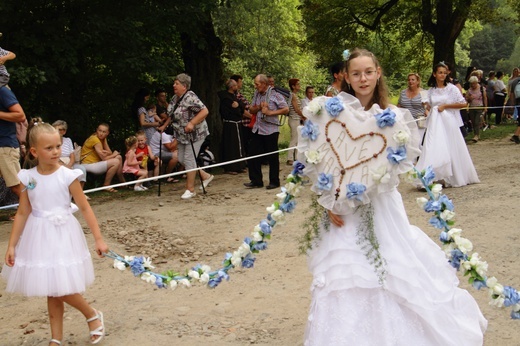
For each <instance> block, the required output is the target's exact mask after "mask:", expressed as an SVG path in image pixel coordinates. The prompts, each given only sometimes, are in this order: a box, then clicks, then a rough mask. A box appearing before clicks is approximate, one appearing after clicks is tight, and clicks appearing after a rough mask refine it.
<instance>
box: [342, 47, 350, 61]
mask: <svg viewBox="0 0 520 346" xmlns="http://www.w3.org/2000/svg"><path fill="white" fill-rule="evenodd" d="M342 56H343V61H347V60H348V58H349V57H350V52H349V50H348V49H345V50H344V51H343V53H342Z"/></svg>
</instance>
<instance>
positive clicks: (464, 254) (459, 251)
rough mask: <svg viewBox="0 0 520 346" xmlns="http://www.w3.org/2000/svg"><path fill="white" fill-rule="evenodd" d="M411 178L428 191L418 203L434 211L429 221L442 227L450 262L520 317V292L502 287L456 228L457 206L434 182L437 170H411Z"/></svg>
mask: <svg viewBox="0 0 520 346" xmlns="http://www.w3.org/2000/svg"><path fill="white" fill-rule="evenodd" d="M409 175H410V179H417V178H418V179H420V181H421V183H422V184H423V186H424V188H425V189H426V191H427V193H428V198H425V197H420V198H417V204H419V206H420V207H421V208H423V209H424V211H426V212H428V213H434V216H432V217H431V218H430V220H429V223H430V224H431V225H432V226H433V227H435V228H437V229H440V230H442V231H441V234H440V236H439V239H440V241H441V243H442V244H443V245H442V249H443V250H444V252H445V253H446V256H447V257H448V261H449V263H450V264H451V265H452V266H453V267H454V268H456V269H457V270H460V269H461V268H462V271H463V274H464V276H469V279H468V282H469V283H470V284H471V285H472V286H473V287H474V288H476V289H477V290H480V289H481V288H487V289H488V293H489V297H490V299H491V300H490V302H489V304H490V305H493V306H496V307H499V308H501V307H511V318H513V319H520V294H519V293H518V291H517V290H516V289H515V288H514V287H511V286H503V285H502V284H500V283H499V282H498V280H497V279H496V278H495V277H488V276H487V270H488V264H487V262H485V261H482V260H481V259H480V256H479V254H478V253H476V252H474V253H471V251H472V250H473V244H472V243H471V241H470V240H469V239H466V238H464V237H462V236H461V234H462V230H461V229H460V228H453V227H452V226H453V225H454V224H455V222H454V221H453V218H454V217H455V212H454V211H453V210H454V205H453V203H452V201H451V200H450V199H449V198H448V197H447V196H446V195H444V194H442V185H440V184H435V183H433V181H434V179H435V173H434V172H433V170H432V169H431V167H428V168H426V169H425V170H423V171H422V172H419V171H417V170H414V171H410V172H409Z"/></svg>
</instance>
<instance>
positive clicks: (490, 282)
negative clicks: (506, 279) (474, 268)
mask: <svg viewBox="0 0 520 346" xmlns="http://www.w3.org/2000/svg"><path fill="white" fill-rule="evenodd" d="M486 286H487V287H488V288H489V294H490V295H492V294H495V295H501V294H502V293H503V292H504V286H502V285H501V284H499V283H498V280H497V279H496V278H495V277H494V276H493V277H491V278H488V279H487V280H486Z"/></svg>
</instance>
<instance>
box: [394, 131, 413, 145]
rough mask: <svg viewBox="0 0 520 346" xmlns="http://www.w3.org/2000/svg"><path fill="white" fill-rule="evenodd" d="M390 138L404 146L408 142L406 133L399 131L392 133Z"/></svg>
mask: <svg viewBox="0 0 520 346" xmlns="http://www.w3.org/2000/svg"><path fill="white" fill-rule="evenodd" d="M392 138H393V139H394V141H396V142H397V143H398V144H400V145H404V144H406V143H408V142H409V141H410V135H409V134H408V133H407V132H406V131H403V130H400V131H398V132H396V133H394V135H393V136H392Z"/></svg>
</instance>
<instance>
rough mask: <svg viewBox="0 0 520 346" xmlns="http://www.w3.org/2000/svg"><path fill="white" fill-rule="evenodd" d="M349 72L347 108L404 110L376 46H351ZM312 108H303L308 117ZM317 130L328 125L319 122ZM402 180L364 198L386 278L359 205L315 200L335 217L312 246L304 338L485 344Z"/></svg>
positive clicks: (396, 345)
mask: <svg viewBox="0 0 520 346" xmlns="http://www.w3.org/2000/svg"><path fill="white" fill-rule="evenodd" d="M345 80H346V82H347V83H348V86H347V90H348V93H344V92H342V93H340V94H339V95H338V99H339V100H340V101H341V102H342V104H343V106H344V107H345V112H348V113H349V114H352V113H353V112H356V114H355V115H354V117H355V118H357V119H359V118H360V117H362V116H366V117H372V116H374V115H375V114H378V113H382V112H383V110H384V109H385V108H387V107H390V109H391V111H393V112H395V113H396V114H398V116H399V119H403V118H402V117H401V113H400V110H399V109H397V108H396V107H393V106H390V105H389V101H388V94H387V91H386V87H385V83H384V80H383V76H382V72H381V67H380V65H379V63H378V62H377V59H376V58H375V56H374V55H373V54H372V53H370V52H369V51H366V50H360V49H356V50H355V51H354V52H352V54H351V55H350V56H349V57H348V59H347V61H346V63H345ZM310 108H311V106H309V107H308V108H306V109H305V110H304V114H305V115H306V117H307V118H308V119H311V118H312V116H311V114H310V113H308V112H307V111H308V110H309V111H310ZM385 112H386V110H385ZM324 113H325V111H324V109H323V108H322V110H321V112H320V113H319V114H318V115H317V116H316V118H319V119H323V117H326V116H327V115H326V114H324ZM319 119H318V121H319ZM396 119H397V117H396ZM396 121H397V120H396ZM400 121H402V120H400ZM322 124H323V123H322ZM348 125H349V124H346V126H347V127H348ZM351 126H353V125H351ZM353 130H354V129H353ZM319 133H320V134H323V133H325V129H323V128H321V127H320V129H319ZM412 134H413V132H412ZM327 140H328V139H327ZM332 141H333V142H334V139H332ZM415 145H417V143H415ZM302 148H303V147H302ZM414 153H415V152H414ZM301 155H302V154H301ZM301 155H300V156H299V157H300V158H302V156H301ZM412 159H413V158H412V157H408V158H407V159H406V160H407V161H411V160H412ZM303 160H305V159H304V158H303ZM300 161H301V160H300ZM409 165H410V166H411V162H409ZM306 169H307V168H306ZM304 173H305V170H304ZM390 181H392V179H390ZM397 184H398V179H397V178H396V179H395V181H394V182H393V183H390V185H389V186H388V187H385V189H377V188H376V189H375V190H371V193H369V194H368V197H369V201H370V202H369V203H370V204H364V206H370V205H371V207H370V208H371V209H372V214H371V217H370V220H371V222H373V233H374V235H375V237H376V238H377V242H378V244H379V246H378V248H377V252H378V253H379V255H380V258H381V259H384V261H383V263H384V271H385V274H384V279H382V278H381V276H380V275H378V273H377V271H376V270H375V266H374V263H371V260H370V259H369V257H370V256H368V255H367V253H366V251H367V250H366V247H365V246H364V245H363V243H362V242H361V244H359V243H360V241H359V240H360V237H359V236H358V231H359V227H360V226H363V225H366V224H367V218H366V215H363V212H361V211H360V210H362V209H360V208H358V207H350V205H348V204H345V203H343V204H341V203H338V200H337V197H336V201H335V202H334V201H333V200H334V198H332V201H333V202H332V204H331V203H329V205H328V206H325V205H324V204H326V203H328V202H330V199H329V200H327V199H324V195H322V197H320V199H319V200H318V201H319V202H320V204H322V205H323V206H324V207H325V208H327V209H332V210H333V211H334V212H332V211H330V210H329V211H328V219H329V220H330V225H329V227H328V229H326V227H325V226H322V227H321V233H320V237H319V239H317V240H316V243H315V246H314V247H313V248H312V249H311V250H310V251H309V268H310V271H311V272H312V275H313V283H312V287H311V291H312V302H311V307H310V311H309V317H308V322H307V328H306V333H305V345H306V346H322V345H327V346H332V345H356V346H382V345H383V346H385V345H386V346H390V345H392V346H402V345H414V346H417V345H429V346H439V345H458V346H461V345H467V346H475V345H482V343H483V333H484V331H485V329H486V326H487V321H486V320H485V319H484V317H483V316H482V314H481V312H480V310H479V307H478V305H477V303H476V302H475V300H474V299H473V297H472V296H471V295H470V294H469V293H468V292H467V291H465V290H463V289H460V288H458V279H457V276H456V272H455V269H454V268H453V267H451V266H450V265H449V263H448V261H447V260H446V256H445V254H444V252H443V251H442V250H441V249H440V248H439V247H438V246H437V245H436V244H435V243H434V242H433V241H432V240H431V239H430V238H429V237H428V236H427V235H426V234H424V233H423V232H422V231H421V230H420V229H419V228H417V227H415V226H412V225H410V223H409V221H408V218H407V216H406V211H405V209H404V206H403V201H402V199H401V195H400V194H399V192H398V191H397V189H396V186H397ZM342 188H343V187H342ZM332 190H334V188H332ZM337 191H338V190H337ZM367 191H368V188H367ZM331 193H333V192H331ZM338 193H339V192H338ZM322 202H323V203H322ZM365 210H366V209H365ZM365 245H366V244H365ZM372 249H373V250H374V248H372ZM380 273H381V272H379V274H380Z"/></svg>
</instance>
